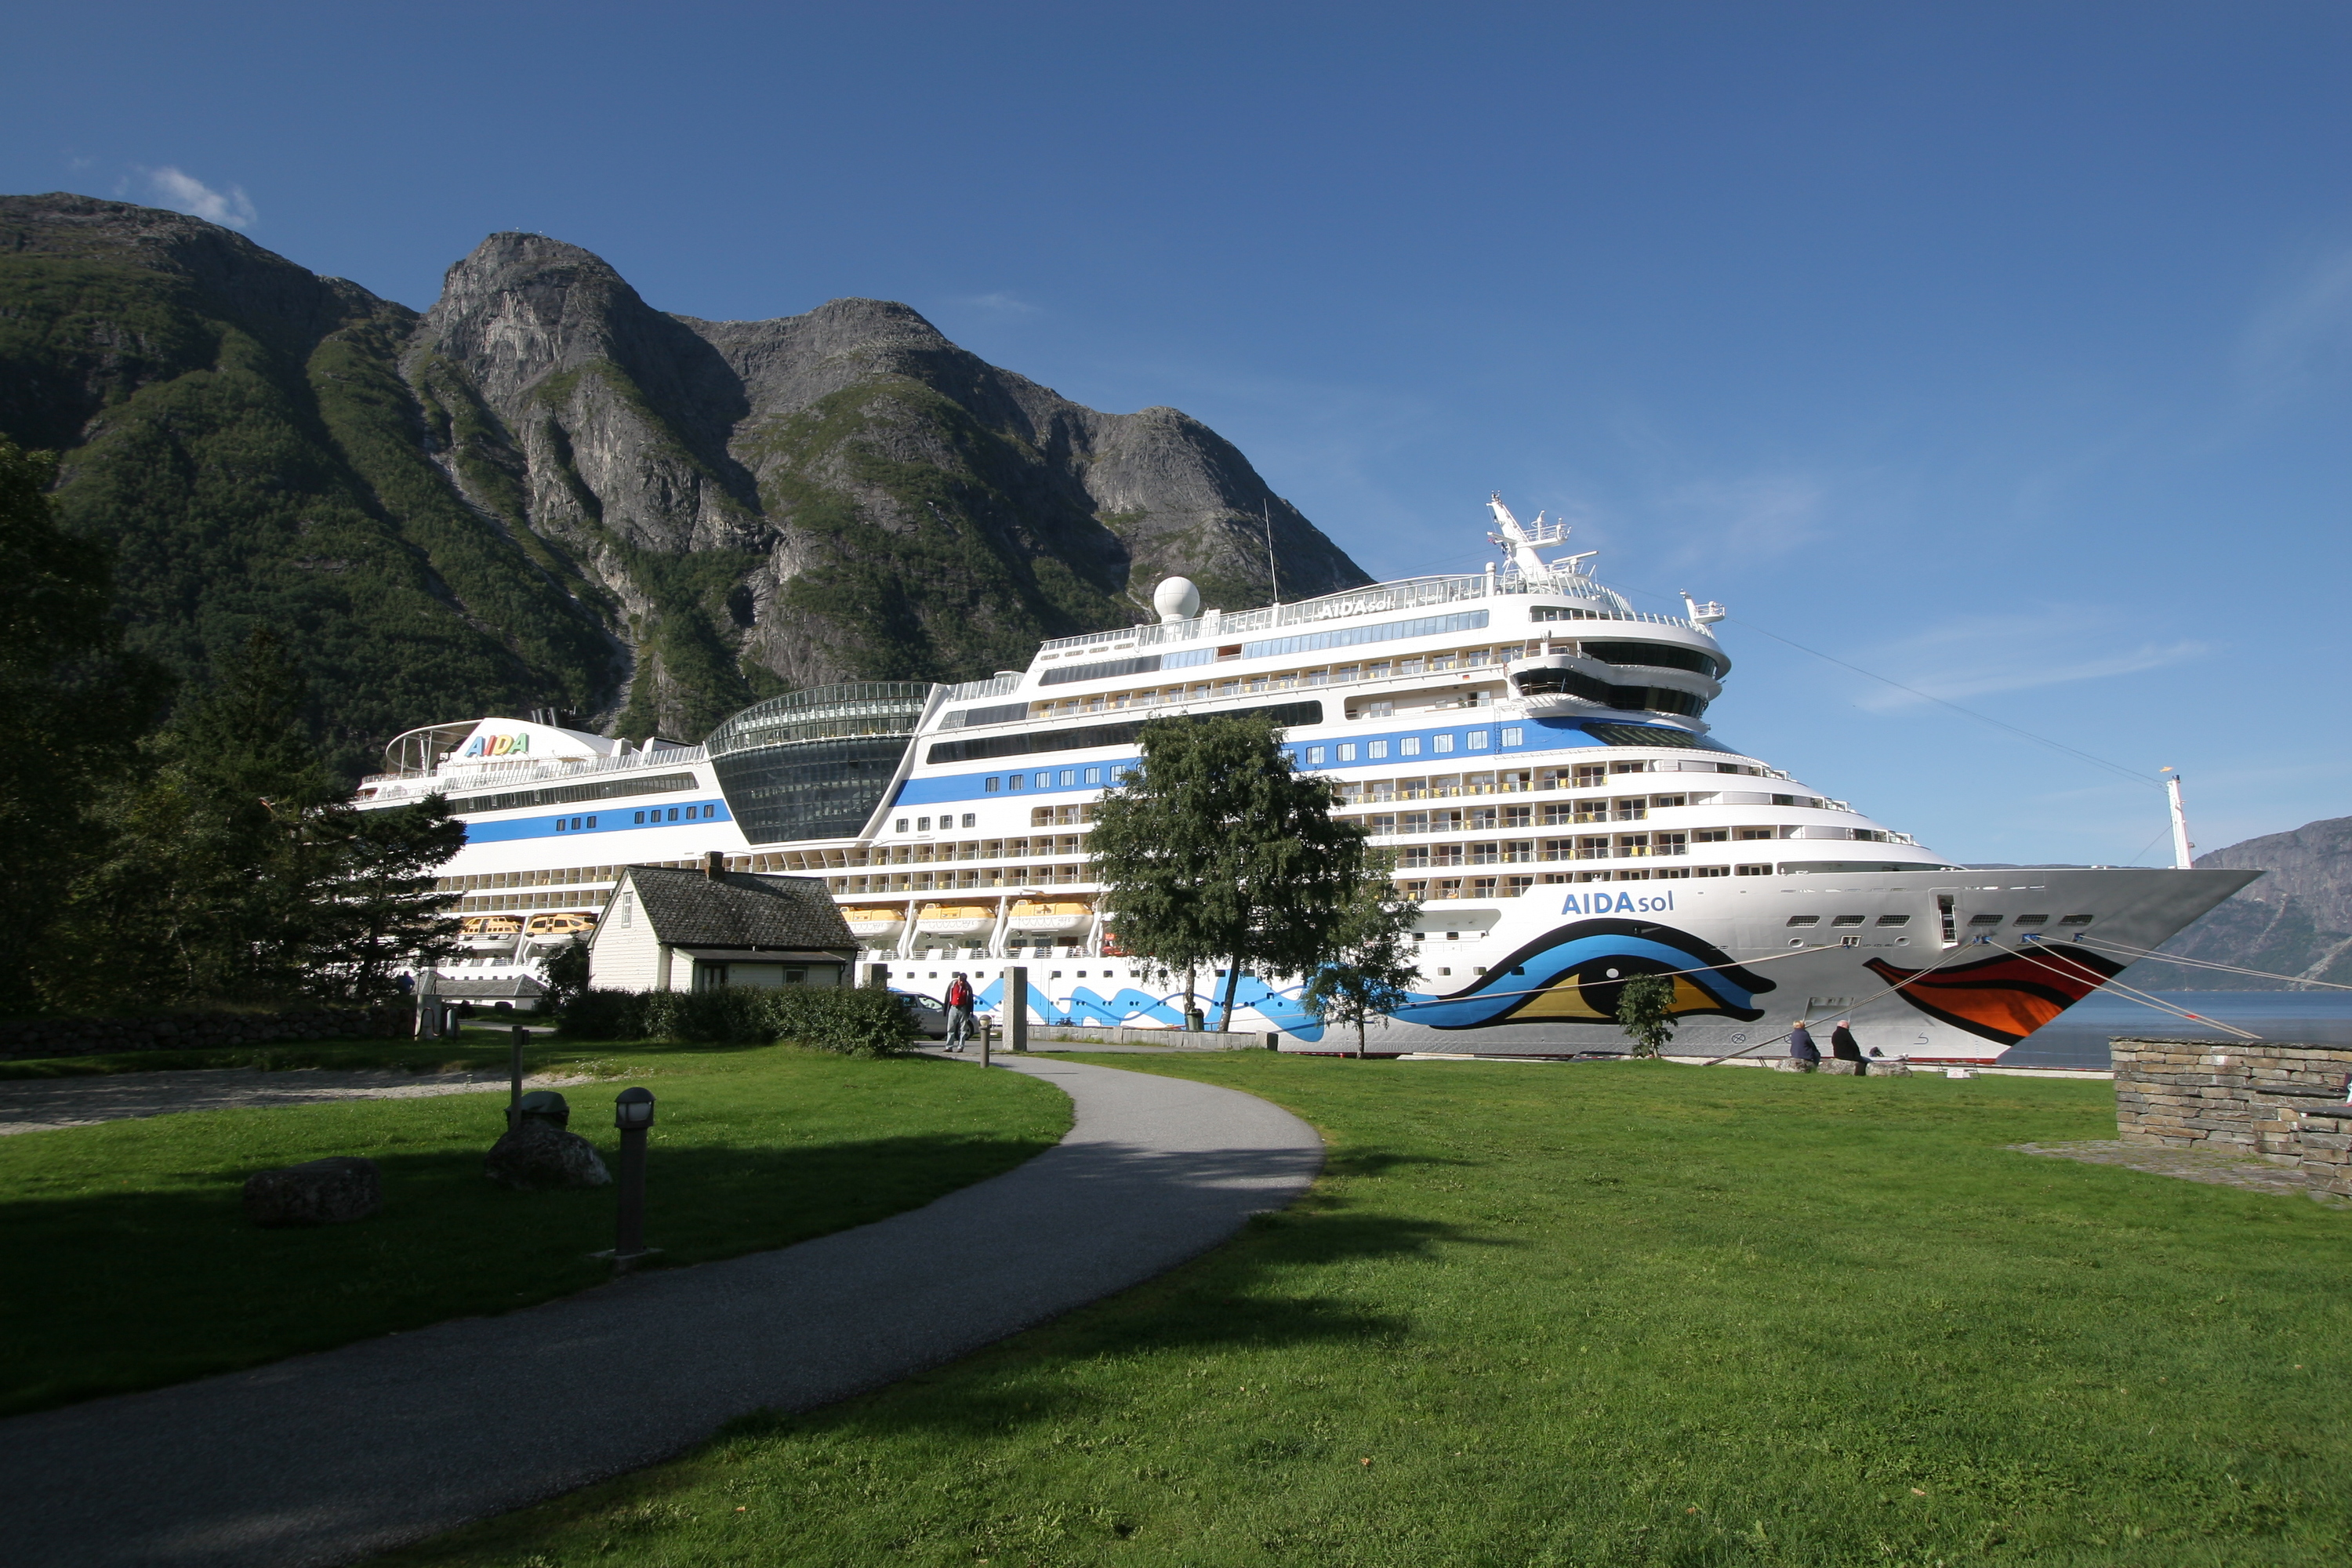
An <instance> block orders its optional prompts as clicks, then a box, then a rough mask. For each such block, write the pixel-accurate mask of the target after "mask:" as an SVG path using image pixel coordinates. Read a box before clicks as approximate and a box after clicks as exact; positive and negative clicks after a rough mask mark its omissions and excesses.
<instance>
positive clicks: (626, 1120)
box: [613, 1088, 660, 1274]
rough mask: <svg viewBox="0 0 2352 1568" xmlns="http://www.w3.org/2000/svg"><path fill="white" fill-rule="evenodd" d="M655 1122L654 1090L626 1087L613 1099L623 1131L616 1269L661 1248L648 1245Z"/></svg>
mask: <svg viewBox="0 0 2352 1568" xmlns="http://www.w3.org/2000/svg"><path fill="white" fill-rule="evenodd" d="M653 1124H654V1097H653V1091H652V1090H650V1089H636V1088H629V1089H623V1090H622V1091H621V1092H620V1093H619V1094H617V1095H615V1096H614V1099H613V1125H614V1126H615V1127H617V1128H619V1129H620V1130H621V1180H620V1183H619V1186H620V1189H621V1191H620V1199H621V1205H620V1214H619V1215H618V1216H617V1218H618V1219H619V1222H620V1226H619V1234H618V1235H617V1237H615V1238H614V1246H613V1272H614V1273H615V1274H619V1273H625V1272H626V1271H627V1269H628V1268H629V1267H630V1265H632V1264H634V1263H635V1262H636V1261H637V1259H639V1258H643V1257H645V1256H646V1254H647V1253H648V1252H654V1251H659V1250H660V1249H659V1248H658V1247H646V1129H647V1128H649V1127H651V1126H652V1125H653Z"/></svg>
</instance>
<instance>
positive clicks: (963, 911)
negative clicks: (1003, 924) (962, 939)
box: [915, 904, 996, 936]
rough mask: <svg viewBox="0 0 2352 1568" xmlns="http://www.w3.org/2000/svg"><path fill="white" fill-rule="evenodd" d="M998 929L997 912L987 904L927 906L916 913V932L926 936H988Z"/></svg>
mask: <svg viewBox="0 0 2352 1568" xmlns="http://www.w3.org/2000/svg"><path fill="white" fill-rule="evenodd" d="M995 929H996V911H995V910H992V909H990V908H989V907H988V906H987V905H986V904H925V905H924V906H923V907H922V908H921V909H919V910H916V911H915V930H916V931H918V932H919V934H921V935H924V936H986V935H987V934H988V933H989V932H990V931H993V930H995Z"/></svg>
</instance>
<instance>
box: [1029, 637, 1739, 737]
mask: <svg viewBox="0 0 2352 1568" xmlns="http://www.w3.org/2000/svg"><path fill="white" fill-rule="evenodd" d="M1534 652H1542V653H1568V654H1590V655H1591V657H1592V658H1598V659H1600V660H1601V661H1602V662H1604V663H1607V664H1612V665H1632V666H1642V665H1646V666H1648V667H1650V668H1663V669H1689V670H1691V671H1692V672H1693V673H1695V674H1699V675H1706V676H1712V675H1714V674H1715V673H1716V664H1715V661H1714V660H1713V659H1711V658H1708V657H1707V656H1706V655H1705V654H1703V653H1700V652H1697V651H1696V650H1695V649H1686V648H1679V647H1664V646H1659V647H1645V646H1643V645H1638V644H1633V643H1601V644H1595V645H1591V647H1587V646H1586V645H1585V644H1582V643H1578V642H1573V641H1567V640H1556V639H1545V640H1544V641H1541V642H1538V643H1537V644H1533V645H1528V644H1523V643H1505V644H1502V645H1499V646H1490V647H1465V648H1453V649H1449V650H1447V651H1445V652H1443V653H1433V654H1419V655H1414V656H1412V657H1411V658H1381V659H1372V660H1369V661H1366V662H1361V663H1356V664H1334V665H1320V666H1316V667H1314V668H1306V669H1286V670H1282V671H1279V672H1271V673H1268V674H1265V675H1251V676H1235V677H1232V678H1230V679H1223V680H1202V681H1194V682H1192V683H1190V684H1183V683H1179V684H1176V685H1171V686H1160V687H1152V688H1146V689H1139V690H1131V691H1111V692H1102V693H1098V694H1097V695H1093V696H1088V697H1065V698H1062V699H1059V700H1053V699H1048V700H1045V701H1042V702H1034V703H1032V704H1030V710H1029V715H1028V716H1029V717H1031V718H1033V719H1052V718H1062V717H1072V716H1075V715H1077V714H1080V713H1116V712H1122V711H1124V710H1128V709H1130V708H1157V707H1160V706H1162V705H1165V704H1168V703H1173V702H1185V701H1194V702H1197V701H1202V700H1207V699H1210V698H1221V697H1240V696H1256V695H1258V694H1260V693H1264V692H1272V691H1301V690H1311V689H1315V688H1317V687H1321V686H1351V685H1354V684H1355V683H1357V682H1358V681H1365V680H1402V679H1412V678H1414V677H1416V676H1424V675H1451V674H1454V673H1457V672H1460V671H1465V670H1479V671H1487V670H1491V671H1493V672H1494V673H1496V674H1497V675H1499V674H1500V673H1502V667H1503V666H1505V665H1507V664H1509V663H1510V662H1511V661H1512V660H1513V659H1516V658H1522V657H1524V656H1526V655H1528V654H1529V653H1534ZM1359 716H1364V717H1372V716H1376V715H1370V714H1360V715H1359Z"/></svg>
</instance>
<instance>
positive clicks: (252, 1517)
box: [0, 1057, 1323, 1568]
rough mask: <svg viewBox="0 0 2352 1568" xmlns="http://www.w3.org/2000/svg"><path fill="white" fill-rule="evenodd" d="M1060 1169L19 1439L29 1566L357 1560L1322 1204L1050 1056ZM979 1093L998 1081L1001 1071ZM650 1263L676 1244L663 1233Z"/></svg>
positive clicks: (888, 1377)
mask: <svg viewBox="0 0 2352 1568" xmlns="http://www.w3.org/2000/svg"><path fill="white" fill-rule="evenodd" d="M997 1060H998V1063H999V1065H1000V1067H1002V1068H1005V1069H1009V1070H1011V1071H1014V1072H1022V1073H1027V1074H1030V1075H1031V1076H1033V1077H1036V1078H1041V1079H1045V1080H1046V1081H1047V1082H1049V1083H1053V1084H1055V1085H1057V1086H1058V1087H1060V1088H1061V1089H1063V1090H1065V1091H1066V1093H1068V1095H1069V1096H1070V1098H1071V1100H1073V1101H1074V1102H1075V1104H1076V1124H1075V1125H1074V1126H1073V1127H1072V1128H1071V1130H1070V1132H1069V1135H1068V1136H1067V1137H1066V1138H1064V1139H1063V1140H1062V1142H1061V1144H1060V1145H1059V1146H1058V1147H1056V1148H1055V1149H1051V1150H1048V1151H1047V1152H1045V1153H1044V1154H1041V1155H1039V1156H1038V1157H1037V1158H1036V1159H1034V1160H1032V1161H1030V1162H1029V1163H1027V1164H1025V1165H1023V1166H1021V1167H1019V1168H1018V1169H1016V1170H1013V1171H1008V1172H1007V1173H1004V1174H1003V1175H1001V1176H997V1177H994V1178H992V1179H991V1180H989V1181H985V1182H982V1183H980V1184H976V1185H973V1186H970V1187H966V1188H964V1189H962V1190H961V1191H960V1192H955V1193H950V1194H948V1195H947V1196H946V1197H944V1198H941V1199H940V1200H939V1201H938V1202H936V1203H933V1204H931V1205H928V1206H926V1207H923V1208H919V1209H916V1210H913V1211H910V1212H909V1213H907V1214H902V1215H894V1216H892V1217H891V1218H889V1219H887V1220H883V1221H881V1222H879V1223H878V1224H875V1225H869V1226H860V1227H858V1228H857V1229H856V1230H848V1231H842V1232H839V1233H837V1234H835V1235H833V1236H828V1237H820V1238H818V1239H817V1240H814V1241H810V1242H803V1244H801V1245H800V1246H798V1247H785V1248H783V1249H782V1250H780V1251H775V1252H765V1253H760V1254H756V1255H754V1256H752V1257H749V1258H734V1259H731V1260H730V1261H728V1262H725V1263H709V1264H704V1265H701V1266H699V1267H698V1268H679V1269H656V1270H655V1271H653V1272H651V1273H648V1274H643V1275H637V1276H634V1277H631V1278H629V1279H624V1280H621V1281H619V1282H617V1283H615V1284H613V1285H610V1286H606V1287H604V1288H603V1289H597V1290H592V1291H589V1292H587V1293H585V1294H583V1295H580V1296H575V1297H572V1298H571V1299H569V1300H562V1301H552V1302H549V1303H547V1304H546V1305H544V1306H541V1307H533V1308H530V1309H528V1310H523V1311H520V1312H511V1313H508V1314H506V1315H504V1316H501V1317H496V1318H469V1319H464V1320H461V1321H457V1322H452V1323H443V1324H440V1325H438V1326H437V1327H435V1328H431V1329H426V1330H424V1331H420V1332H416V1333H411V1334H401V1335H395V1336H389V1337H386V1338H383V1339H378V1340H370V1341H367V1342H363V1343H361V1344H355V1345H347V1346H345V1347H343V1348H342V1349H341V1350H336V1351H330V1352H324V1353H322V1354H319V1355H310V1356H299V1357H297V1358H295V1359H293V1360H290V1361H285V1362H279V1363H276V1364H274V1365H271V1366H266V1367H261V1368H257V1369H256V1370H253V1371H250V1372H244V1373H232V1374H230V1375H227V1376H223V1377H214V1378H207V1379H205V1380H203V1381H201V1382H197V1383H190V1384H182V1385H180V1386H179V1387H176V1388H166V1389H159V1390H156V1391H155V1392H153V1393H150V1394H129V1395H125V1396H122V1397H120V1398H114V1399H102V1400H94V1401H91V1402H90V1403H89V1404H86V1405H73V1406H71V1407H69V1408H67V1409H64V1410H53V1411H47V1412H44V1413H42V1414H40V1415H26V1416H19V1417H17V1418H16V1419H14V1420H11V1421H6V1422H0V1475H5V1476H6V1477H7V1478H8V1481H9V1495H10V1497H11V1498H12V1499H14V1500H15V1501H14V1505H13V1507H12V1509H11V1510H10V1515H9V1521H8V1546H7V1552H6V1555H7V1560H8V1561H9V1562H11V1563H18V1564H23V1565H26V1568H32V1565H36V1564H38V1565H43V1568H47V1565H52V1564H54V1565H67V1564H72V1565H81V1564H110V1565H111V1564H121V1565H124V1568H128V1565H131V1564H140V1565H142V1568H199V1565H206V1568H209V1565H215V1564H216V1565H219V1568H232V1565H234V1568H247V1565H250V1564H256V1563H268V1564H272V1565H273V1568H275V1565H280V1564H284V1565H308V1564H324V1563H349V1562H352V1560H354V1559H356V1558H360V1557H364V1556H366V1555H368V1554H370V1553H372V1552H382V1551H384V1550H386V1549H388V1548H391V1547H394V1546H397V1545H401V1544H403V1543H405V1542H414V1541H418V1540H422V1539H424V1538H425V1537H427V1536H430V1535H435V1534H438V1533H439V1532H441V1531H446V1530H448V1529H450V1528H451V1527H453V1526H456V1525H458V1524H462V1523H465V1522H466V1521H468V1520H475V1519H481V1518H486V1517H488V1516H489V1515H492V1514H497V1513H502V1512H505V1511H507V1510H510V1509H516V1508H520V1507H522V1506H524V1505H525V1504H528V1503H531V1502H536V1501H539V1500H541V1499H545V1498H549V1497H552V1496H555V1495H556V1494H558V1493H560V1492H565V1491H570V1490H572V1489H575V1488H578V1487H581V1486H584V1485H586V1484H588V1483H589V1482H592V1481H595V1480H600V1479H604V1478H605V1477H608V1476H614V1475H618V1474H620V1473H622V1472H624V1471H627V1470H633V1469H636V1468H641V1467H643V1466H646V1465H649V1464H652V1463H655V1462H656V1461H657V1460H660V1459H664V1458H669V1457H670V1456H672V1455H675V1454H677V1453H679V1452H680V1451H682V1450H684V1449H686V1448H688V1447H692V1446H693V1445H694V1444H696V1443H698V1442H699V1441H701V1440H702V1439H704V1438H706V1437H708V1436H710V1434H711V1433H712V1432H713V1431H714V1430H715V1429H716V1428H717V1427H718V1426H719V1425H720V1424H721V1423H723V1422H725V1421H727V1420H729V1419H730V1418H732V1417H734V1416H737V1415H744V1414H747V1413H749V1412H751V1411H754V1410H760V1409H778V1410H787V1411H797V1410H807V1409H812V1408H814V1407H815V1406H817V1405H828V1404H831V1403H833V1402H835V1401H836V1400H840V1399H844V1398H846V1397H848V1396H849V1395H851V1394H857V1393H860V1392H863V1391H865V1390H867V1389H871V1388H877V1387H879V1386H881V1385H883V1384H888V1383H892V1382H896V1381H897V1380H898V1379H899V1378H902V1377H905V1376H907V1375H908V1373H915V1372H919V1371H921V1370H922V1369H923V1368H925V1367H930V1366H937V1365H939V1364H940V1363H943V1362H948V1361H951V1360H953V1359H955V1358H956V1357H958V1356H961V1355H964V1354H966V1353H968V1352H971V1351H974V1350H978V1349H979V1348H981V1347H982V1346H983V1345H987V1344H990V1343H992V1342H995V1341H998V1340H1001V1339H1003V1338H1004V1337H1006V1336H1007V1335H1010V1334H1013V1333H1017V1332H1019V1331H1021V1330H1023V1329H1026V1328H1030V1327H1032V1326H1034V1325H1035V1324H1038V1323H1041V1322H1044V1321H1046V1320H1048V1319H1051V1318H1055V1317H1058V1316H1060V1315H1061V1314H1062V1313H1065V1312H1067V1311H1069V1310H1072V1309H1073V1308H1076V1307H1079V1306H1083V1305H1085V1304H1086V1303H1087V1302H1089V1301H1093V1300H1099V1299H1101V1298H1102V1297H1105V1296H1108V1295H1110V1294H1112V1293H1113V1292H1115V1291H1118V1290H1123V1289H1127V1288H1128V1287H1129V1286H1131V1285H1136V1284H1139V1283H1141V1282H1142V1281H1143V1280H1146V1279H1151V1278H1152V1277H1153V1276H1155V1275H1158V1274H1161V1273H1164V1272H1166V1271H1167V1270H1168V1269H1170V1268H1174V1267H1175V1266H1176V1265H1178V1264H1180V1263H1182V1262H1183V1261H1185V1260H1186V1259H1187V1258H1193V1257H1195V1256H1197V1255H1199V1254H1200V1253H1202V1252H1205V1251H1207V1250H1208V1249H1209V1248H1210V1247H1214V1246H1216V1245H1217V1244H1218V1243H1219V1242H1221V1241H1223V1240H1225V1239H1226V1238H1228V1237H1231V1236H1233V1235H1234V1232H1236V1231H1238V1230H1239V1229H1240V1228H1241V1227H1242V1226H1243V1225H1244V1223H1245V1222H1246V1220H1247V1218H1248V1216H1249V1215H1252V1214H1254V1213H1258V1212H1261V1211H1265V1210H1268V1209H1273V1208H1278V1207H1281V1206H1282V1205H1286V1204H1288V1203H1290V1202H1291V1201H1292V1200H1293V1199H1295V1198H1297V1196H1298V1194H1300V1193H1302V1192H1304V1191H1305V1190H1306V1188H1307V1184H1309V1183H1310V1182H1312V1181H1313V1180H1314V1178H1315V1174H1316V1173H1317V1172H1318V1170H1319V1169H1321V1167H1322V1162H1323V1145H1322V1141H1321V1139H1320V1138H1318V1136H1317V1135H1316V1132H1315V1130H1314V1129H1313V1128H1311V1127H1308V1126H1307V1124H1306V1123H1305V1122H1303V1121H1299V1120H1298V1119H1297V1118H1296V1117H1294V1116H1292V1115H1291V1114H1290V1113H1289V1112H1287V1111H1285V1110H1279V1109H1277V1108H1276V1107H1275V1106H1272V1105H1269V1104H1267V1103H1266V1102H1265V1100H1259V1099H1257V1098H1255V1096H1252V1095H1246V1094H1241V1093H1237V1092H1235V1091H1234V1090H1232V1089H1217V1088H1213V1087H1211V1086H1210V1085H1207V1084H1201V1083H1193V1082H1191V1081H1189V1080H1186V1079H1173V1078H1160V1077H1158V1076H1155V1075H1152V1074H1148V1073H1137V1072H1121V1071H1118V1070H1117V1069H1115V1068H1102V1067H1092V1066H1086V1065H1082V1064H1080V1063H1076V1062H1068V1061H1056V1060H1053V1059H1051V1058H1046V1059H1042V1060H1041V1059H1039V1058H1034V1057H1029V1058H1019V1057H1015V1058H1002V1057H1000V1058H997ZM974 1066H975V1069H976V1068H977V1063H976V1062H975V1064H974ZM650 1223H651V1228H652V1231H653V1235H652V1237H651V1239H652V1240H654V1241H655V1242H656V1244H658V1242H659V1240H660V1230H659V1224H660V1220H659V1214H658V1210H657V1209H656V1213H655V1214H654V1215H652V1216H651V1222H650Z"/></svg>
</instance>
